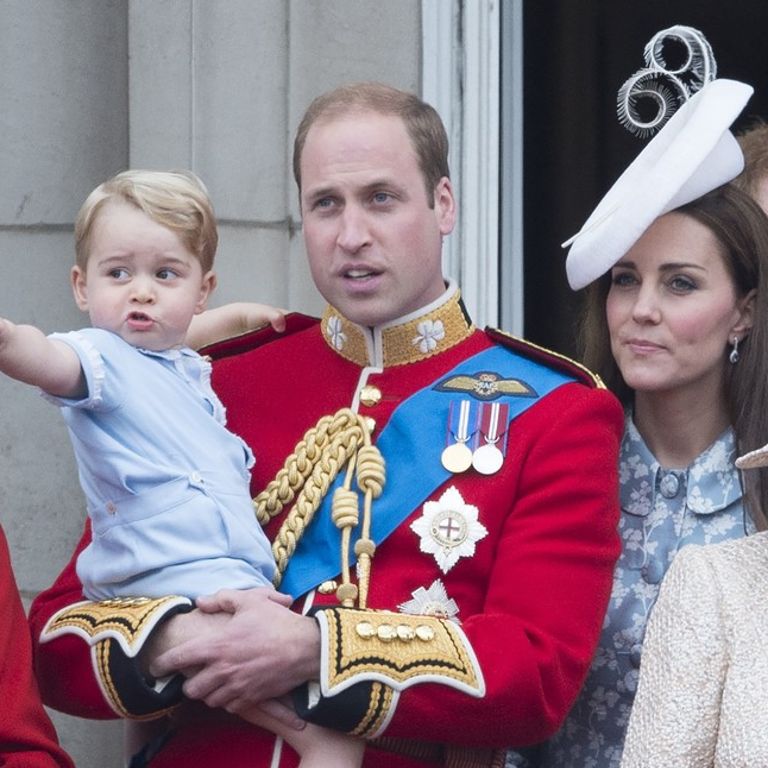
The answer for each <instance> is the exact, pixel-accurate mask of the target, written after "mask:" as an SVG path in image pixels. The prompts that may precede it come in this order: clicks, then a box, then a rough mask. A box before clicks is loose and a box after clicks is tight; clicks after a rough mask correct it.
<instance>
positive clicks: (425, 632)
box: [415, 624, 435, 643]
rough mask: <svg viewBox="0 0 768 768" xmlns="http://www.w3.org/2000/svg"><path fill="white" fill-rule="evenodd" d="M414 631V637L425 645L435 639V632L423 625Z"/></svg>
mask: <svg viewBox="0 0 768 768" xmlns="http://www.w3.org/2000/svg"><path fill="white" fill-rule="evenodd" d="M415 631H416V637H418V638H419V640H423V641H424V642H425V643H428V642H429V641H430V640H433V639H434V637H435V630H434V629H432V627H428V626H427V625H425V624H420V625H419V626H418V627H416V630H415Z"/></svg>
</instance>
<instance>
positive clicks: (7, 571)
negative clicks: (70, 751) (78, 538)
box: [0, 529, 72, 768]
mask: <svg viewBox="0 0 768 768" xmlns="http://www.w3.org/2000/svg"><path fill="white" fill-rule="evenodd" d="M0 697H1V698H2V703H0V765H3V766H7V768H64V767H65V766H72V762H71V760H70V759H69V758H68V757H67V755H66V754H64V750H62V749H61V747H60V746H59V743H58V741H57V740H56V732H55V731H54V729H53V725H52V724H51V721H50V720H49V719H48V715H47V714H46V713H45V710H44V709H43V705H42V703H41V701H40V694H39V692H38V690H37V683H36V682H35V678H34V675H33V674H32V644H31V642H30V637H29V628H28V627H27V620H26V617H25V616H24V608H23V607H22V604H21V599H20V598H19V592H18V589H17V588H16V582H15V580H14V578H13V571H12V570H11V561H10V558H9V556H8V544H7V542H6V540H5V534H4V533H3V531H2V529H0Z"/></svg>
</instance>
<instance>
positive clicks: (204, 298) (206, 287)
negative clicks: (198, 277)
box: [195, 269, 216, 315]
mask: <svg viewBox="0 0 768 768" xmlns="http://www.w3.org/2000/svg"><path fill="white" fill-rule="evenodd" d="M215 288H216V273H215V272H214V271H213V270H212V269H211V270H208V272H206V273H205V274H204V275H203V279H202V281H201V282H200V296H199V298H198V300H197V304H195V314H196V315H199V314H200V313H201V312H205V307H206V306H207V304H208V297H209V296H210V295H211V294H212V293H213V291H214V290H215Z"/></svg>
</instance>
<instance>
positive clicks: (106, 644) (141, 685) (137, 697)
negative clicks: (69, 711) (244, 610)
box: [40, 596, 193, 719]
mask: <svg viewBox="0 0 768 768" xmlns="http://www.w3.org/2000/svg"><path fill="white" fill-rule="evenodd" d="M192 607H193V603H192V601H191V600H190V599H189V598H186V597H178V596H170V597H161V598H144V597H137V598H118V599H114V600H103V601H101V602H98V603H97V602H90V601H83V602H80V603H75V604H73V605H69V606H67V607H66V608H63V609H62V610H60V611H58V612H57V613H55V614H54V615H53V616H52V617H51V618H50V619H49V620H48V622H47V624H46V625H45V627H44V628H43V631H42V633H41V635H40V642H49V641H51V640H54V639H55V638H57V637H62V636H65V635H75V636H77V637H80V638H82V639H83V640H85V641H86V642H87V643H88V645H89V646H91V659H92V662H93V669H94V673H95V675H96V679H97V681H98V683H99V686H100V687H101V691H102V694H103V695H104V698H105V700H106V701H107V703H108V704H109V706H110V707H111V708H112V709H113V710H114V712H115V713H116V714H117V715H119V716H120V717H129V718H134V719H153V718H156V717H159V716H160V715H162V714H164V713H165V712H167V711H168V710H170V709H172V708H173V707H175V706H176V705H177V704H178V703H179V702H180V701H181V698H182V691H181V686H182V683H183V678H182V676H181V675H175V676H173V677H171V678H169V679H166V680H162V681H156V680H151V679H147V678H146V677H145V674H144V671H143V670H142V668H141V665H140V664H139V660H138V659H137V658H136V657H137V654H138V653H139V651H140V650H141V648H142V646H143V645H144V643H145V642H146V640H147V639H148V638H149V636H150V635H151V633H152V631H153V630H154V629H155V628H156V627H157V626H158V624H159V623H160V622H162V621H164V620H165V619H168V618H170V617H171V616H172V615H174V614H176V613H183V612H186V611H189V610H191V609H192Z"/></svg>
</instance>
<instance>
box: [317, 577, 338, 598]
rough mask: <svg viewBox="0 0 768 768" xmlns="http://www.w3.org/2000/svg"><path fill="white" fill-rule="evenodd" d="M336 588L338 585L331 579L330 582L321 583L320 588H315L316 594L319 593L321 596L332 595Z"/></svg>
mask: <svg viewBox="0 0 768 768" xmlns="http://www.w3.org/2000/svg"><path fill="white" fill-rule="evenodd" d="M338 586H339V585H338V584H337V583H336V582H335V581H334V580H333V579H331V580H330V581H324V582H323V583H322V584H321V585H320V586H319V587H318V588H317V591H318V592H319V593H320V594H321V595H332V594H333V593H334V592H335V591H336V588H337V587H338Z"/></svg>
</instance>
